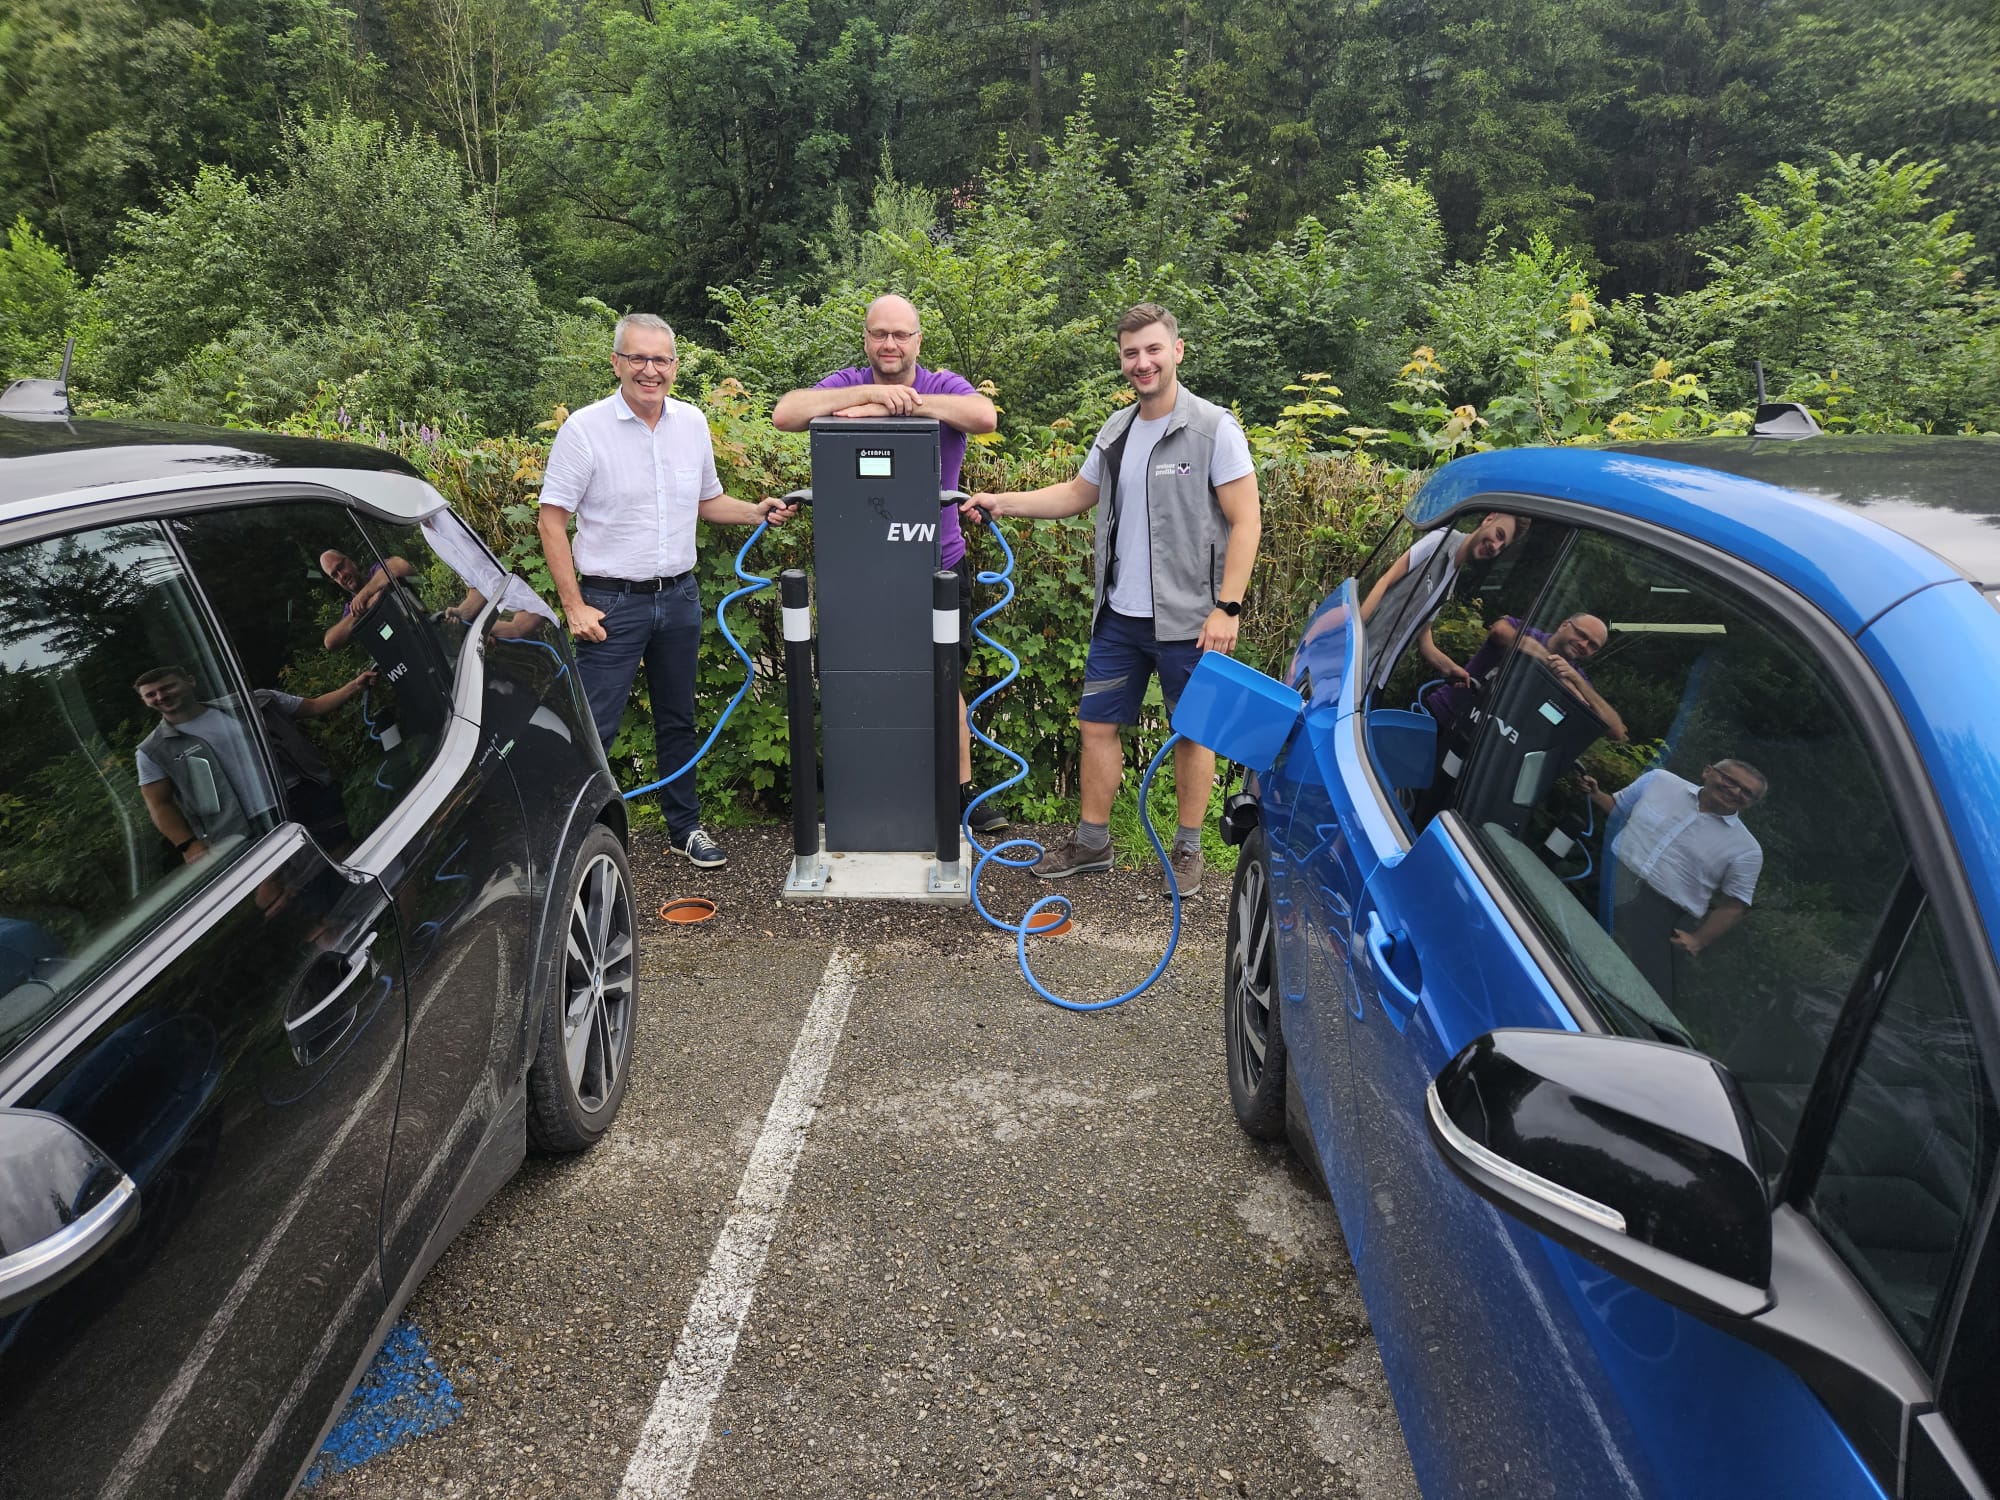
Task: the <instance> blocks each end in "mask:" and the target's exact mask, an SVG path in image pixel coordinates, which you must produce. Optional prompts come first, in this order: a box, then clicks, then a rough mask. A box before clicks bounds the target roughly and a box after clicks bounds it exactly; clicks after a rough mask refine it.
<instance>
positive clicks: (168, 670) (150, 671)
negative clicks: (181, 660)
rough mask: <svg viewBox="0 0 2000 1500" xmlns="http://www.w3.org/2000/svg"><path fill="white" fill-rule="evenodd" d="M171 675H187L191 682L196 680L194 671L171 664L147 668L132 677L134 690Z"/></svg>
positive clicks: (162, 680)
mask: <svg viewBox="0 0 2000 1500" xmlns="http://www.w3.org/2000/svg"><path fill="white" fill-rule="evenodd" d="M169 677H185V678H186V679H187V680H188V681H189V682H193V681H194V673H192V672H190V671H189V670H188V669H187V668H186V667H177V666H173V665H171V664H169V665H167V666H164V667H149V668H147V669H146V670H145V671H143V672H141V673H140V674H139V675H138V676H137V677H135V678H133V679H132V686H133V688H134V690H137V689H139V688H142V687H150V686H151V685H152V684H153V683H156V682H165V681H166V680H167V679H168V678H169Z"/></svg>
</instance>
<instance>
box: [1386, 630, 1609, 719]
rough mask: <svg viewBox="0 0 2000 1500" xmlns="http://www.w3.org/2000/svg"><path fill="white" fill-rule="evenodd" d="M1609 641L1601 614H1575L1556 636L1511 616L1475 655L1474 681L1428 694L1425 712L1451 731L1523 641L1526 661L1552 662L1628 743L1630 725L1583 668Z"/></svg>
mask: <svg viewBox="0 0 2000 1500" xmlns="http://www.w3.org/2000/svg"><path fill="white" fill-rule="evenodd" d="M1609 637H1610V630H1609V629H1608V628H1607V627H1606V626H1605V623H1604V622H1603V621H1602V620H1600V619H1598V618H1597V616H1596V615H1586V614H1574V615H1571V616H1570V617H1569V618H1568V619H1567V620H1564V621H1563V622H1562V624H1560V625H1558V626H1557V627H1556V628H1555V629H1554V630H1553V631H1547V630H1540V629H1537V628H1536V627H1535V626H1533V625H1528V626H1523V625H1522V623H1521V619H1520V616H1518V615H1508V616H1507V617H1506V618H1505V619H1502V620H1497V621H1495V622H1494V625H1493V628H1492V629H1491V630H1489V631H1487V633H1486V639H1485V640H1484V641H1482V642H1481V643H1480V646H1479V649H1478V650H1477V651H1475V652H1474V653H1473V654H1472V660H1470V661H1468V662H1467V663H1466V664H1465V672H1466V676H1467V678H1468V679H1469V681H1468V682H1467V683H1465V684H1463V685H1461V684H1458V683H1452V682H1445V683H1440V684H1439V685H1438V686H1436V687H1434V688H1432V689H1431V690H1430V691H1429V692H1428V693H1426V694H1424V707H1426V708H1428V709H1429V710H1430V712H1431V717H1432V718H1434V719H1436V720H1437V721H1438V728H1439V730H1440V731H1442V730H1445V729H1449V728H1450V727H1451V726H1452V724H1453V723H1454V722H1456V721H1457V719H1458V716H1459V715H1460V714H1462V713H1464V712H1465V711H1466V710H1467V709H1468V708H1471V707H1472V706H1473V705H1474V703H1475V702H1476V701H1477V693H1478V692H1479V691H1481V690H1483V689H1484V688H1485V687H1486V685H1487V684H1488V683H1490V682H1491V681H1492V680H1493V676H1494V674H1495V673H1497V672H1498V671H1499V670H1500V665H1501V663H1502V662H1504V661H1506V659H1507V653H1508V651H1509V650H1511V649H1512V648H1513V647H1514V644H1515V642H1517V641H1518V642H1519V643H1520V649H1521V654H1522V655H1523V656H1532V657H1535V658H1537V659H1538V660H1540V661H1542V662H1545V663H1547V665H1548V668H1549V671H1550V672H1551V673H1553V674H1554V676H1555V679H1556V681H1558V682H1560V683H1561V684H1562V685H1563V686H1564V687H1566V688H1568V689H1569V690H1570V692H1571V693H1572V694H1574V695H1575V696H1576V697H1577V698H1579V699H1581V700H1582V701H1583V703H1584V704H1585V705H1587V706H1588V707H1589V709H1590V711H1591V712H1592V713H1594V714H1596V715H1597V717H1598V719H1599V720H1601V721H1602V722H1603V724H1604V727H1605V730H1606V732H1607V733H1608V734H1609V736H1610V738H1612V739H1614V740H1621V741H1622V740H1623V739H1624V738H1625V721H1624V720H1623V719H1622V718H1620V717H1619V715H1618V711H1617V710H1616V709H1614V708H1613V707H1612V706H1611V705H1610V704H1609V703H1607V702H1605V701H1604V695H1603V694H1602V693H1600V692H1598V691H1597V689H1596V687H1594V686H1593V685H1592V684H1591V681H1590V674H1589V673H1588V672H1586V671H1585V670H1584V666H1583V664H1584V663H1585V662H1587V661H1589V660H1590V658H1591V657H1593V656H1595V655H1596V654H1597V653H1598V652H1599V651H1602V650H1603V649H1604V643H1605V641H1606V640H1607V639H1609Z"/></svg>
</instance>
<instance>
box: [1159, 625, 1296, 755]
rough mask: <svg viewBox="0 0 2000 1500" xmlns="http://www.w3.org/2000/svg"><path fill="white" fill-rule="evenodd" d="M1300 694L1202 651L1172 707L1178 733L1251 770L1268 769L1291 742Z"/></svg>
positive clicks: (1237, 663)
mask: <svg viewBox="0 0 2000 1500" xmlns="http://www.w3.org/2000/svg"><path fill="white" fill-rule="evenodd" d="M1302 711H1303V706H1302V705H1301V703H1300V702H1299V695H1298V694H1297V693H1296V692H1294V691H1293V690H1292V689H1291V688H1288V687H1286V686H1285V685H1284V684H1283V683H1282V682H1279V681H1278V680H1277V679H1276V678H1275V677H1266V676H1265V675H1264V674H1263V673H1262V672H1259V671H1257V670H1256V669H1255V668H1254V667H1246V666H1244V665H1243V663H1242V662H1240V661H1238V660H1236V659H1235V658H1234V657H1232V656H1224V655H1223V654H1222V653H1221V652H1220V651H1207V652H1204V653H1202V658H1201V660H1200V661H1198V662H1196V663H1195V668H1194V672H1193V675H1191V676H1190V677H1189V678H1188V682H1187V686H1186V687H1185V688H1183V689H1182V690H1181V698H1180V702H1178V703H1176V704H1175V705H1174V721H1173V722H1174V732H1175V733H1176V734H1179V735H1181V736H1182V737H1183V738H1186V739H1190V740H1193V741H1194V742H1195V743H1196V744H1197V745H1201V746H1203V747H1204V748H1206V749H1209V750H1213V751H1214V752H1215V753H1216V754H1217V755H1219V756H1221V757H1223V758H1224V759H1225V760H1233V761H1235V762H1236V763H1237V764H1238V765H1240V766H1248V767H1249V768H1250V769H1251V770H1253V771H1268V770H1270V769H1271V767H1272V765H1273V764H1275V763H1276V761H1277V759H1278V752H1279V751H1280V750H1283V749H1284V748H1285V741H1286V740H1288V739H1290V738H1291V734H1292V726H1293V725H1294V724H1296V723H1298V721H1299V714H1300V713H1301V712H1302Z"/></svg>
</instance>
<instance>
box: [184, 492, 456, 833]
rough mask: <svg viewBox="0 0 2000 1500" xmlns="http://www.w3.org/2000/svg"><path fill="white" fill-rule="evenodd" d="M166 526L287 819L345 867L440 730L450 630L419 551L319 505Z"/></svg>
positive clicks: (231, 513) (440, 591)
mask: <svg viewBox="0 0 2000 1500" xmlns="http://www.w3.org/2000/svg"><path fill="white" fill-rule="evenodd" d="M170 525H171V528H172V531H173V534H174V537H175V539H176V540H177V541H178V542H179V544H180V546H181V548H182V550H183V551H184V553H185V554H186V556H187V557H188V559H189V561H190V562H191V563H192V564H193V567H194V571H195V575H196V577H197V579H198V580H199V582H200V584H201V588H202V591H203V593H204V594H205V596H206V597H207V599H208V601H209V604H210V607H211V608H212V609H213V610H214V611H215V613H216V615H217V616H218V617H219V618H220V619H221V621H222V624H223V629H224V631H225V632H226V633H227V635H228V637H229V639H230V642H231V644H232V645H234V647H235V648H236V654H237V658H238V660H240V661H241V662H242V664H243V669H244V673H245V675H246V676H247V677H248V679H249V682H250V686H251V689H252V691H253V694H254V696H255V698H256V700H257V705H258V708H259V710H260V714H261V717H262V719H263V722H264V724H265V726H266V728H267V730H268V732H269V735H270V739H271V744H272V748H273V750H274V751H275V752H276V755H275V758H276V761H277V763H278V767H279V771H280V773H281V775H282V777H283V781H284V797H285V804H286V807H287V809H288V811H289V814H290V816H291V817H292V819H293V820H294V821H296V822H299V823H302V824H304V825H305V827H306V828H307V829H308V830H309V831H310V832H311V833H312V835H313V837H314V838H315V839H316V840H317V841H318V842H319V844H320V847H321V848H322V849H324V850H325V851H326V852H327V854H328V855H330V856H331V857H333V858H336V859H339V858H344V857H345V856H346V855H347V853H348V852H349V851H350V850H352V849H353V848H354V846H355V845H356V844H358V843H359V842H360V841H361V840H363V839H365V838H367V837H368V835H369V834H370V833H371V832H372V831H373V830H374V829H375V828H376V827H377V826H378V825H379V824H380V823H381V822H382V821H383V819H384V818H386V817H387V816H388V815H389V813H390V812H391V811H392V810H393V809H394V808H395V807H396V806H397V805H398V804H399V803H400V802H401V801H402V800H403V798H404V797H405V796H406V795H407V794H408V793H409V791H410V789H411V787H412V786H414V785H415V783H416V781H417V778H418V777H419V776H421V775H422V773H423V771H424V769H425V768H426V767H427V766H428V765H429V763H430V761H431V758H432V757H433V756H434V755H435V754H436V752H437V749H438V747H439V745H440V743H441V741H442V738H443V734H444V730H445V727H446V725H447V724H448V723H449V721H450V717H451V705H452V676H451V673H452V665H451V663H452V660H453V658H452V657H450V656H448V655H447V651H448V650H449V648H450V636H451V635H452V634H453V633H456V634H457V635H458V636H459V637H461V638H462V636H463V627H460V626H457V625H452V624H446V623H444V621H443V618H442V615H441V612H440V610H437V609H433V608H432V607H431V605H432V602H433V599H432V596H436V597H442V596H443V595H444V594H445V593H447V592H449V591H450V590H449V587H448V586H447V585H446V584H445V583H444V582H443V580H441V579H434V578H433V577H432V576H431V572H432V564H433V561H434V559H433V557H432V555H431V554H430V552H429V551H428V549H425V550H422V551H418V552H417V553H416V555H415V556H414V557H412V556H410V555H408V553H406V552H404V551H398V550H389V551H378V550H377V548H376V546H375V545H374V543H373V542H372V541H371V540H370V538H369V536H368V534H367V532H366V531H365V530H364V529H363V527H362V526H361V524H360V521H359V519H358V518H357V516H356V515H355V514H354V513H353V512H352V511H350V510H348V509H347V508H346V507H345V506H342V505H338V504H334V503H332V502H328V501H308V500H301V501H280V502H273V503H268V504H261V505H247V506H243V507H240V508H234V509H227V510H208V511H198V512H194V513H191V514H188V515H183V516H177V517H175V518H174V519H173V520H172V522H171V523H170ZM415 529H416V528H411V530H415ZM464 592H465V591H464V590H463V589H460V590H459V593H458V595H456V596H454V598H453V601H452V602H453V603H454V604H456V603H457V602H459V597H461V596H462V595H463V593H464Z"/></svg>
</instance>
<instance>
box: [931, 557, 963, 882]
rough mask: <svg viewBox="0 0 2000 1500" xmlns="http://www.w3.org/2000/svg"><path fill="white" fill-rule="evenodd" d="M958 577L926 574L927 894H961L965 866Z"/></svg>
mask: <svg viewBox="0 0 2000 1500" xmlns="http://www.w3.org/2000/svg"><path fill="white" fill-rule="evenodd" d="M958 668H959V659H958V575H957V574H956V573H954V572H952V571H951V569H949V568H939V569H938V570H937V571H936V572H935V573H933V574H931V693H932V697H931V722H932V724H933V726H934V730H933V733H934V734H935V736H936V738H935V739H934V741H933V749H932V759H933V761H934V762H935V765H936V770H937V787H936V798H937V863H936V864H935V865H934V866H933V867H932V869H931V877H930V888H931V890H932V891H960V890H964V889H965V866H964V864H963V862H961V861H960V859H959V857H958V854H959V842H958V820H959V806H958Z"/></svg>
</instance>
